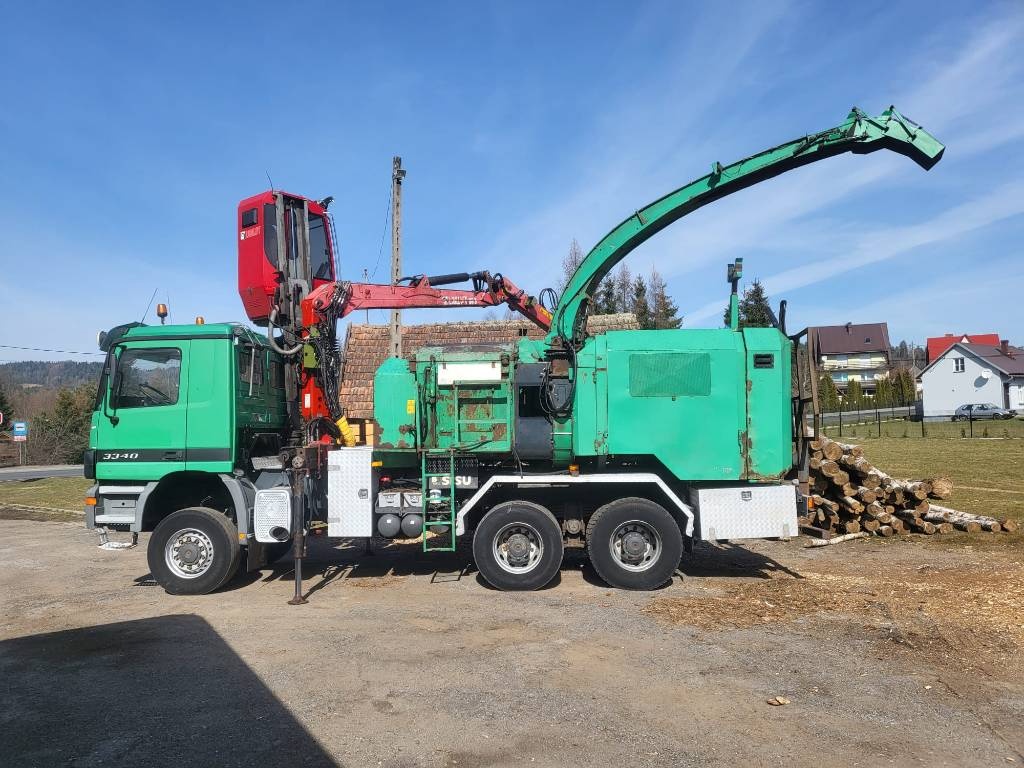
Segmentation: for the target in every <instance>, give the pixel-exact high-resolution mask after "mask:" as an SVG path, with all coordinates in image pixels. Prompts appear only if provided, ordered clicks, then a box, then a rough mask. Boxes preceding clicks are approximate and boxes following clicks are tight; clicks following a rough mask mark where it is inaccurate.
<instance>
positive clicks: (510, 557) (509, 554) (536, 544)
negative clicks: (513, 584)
mask: <svg viewBox="0 0 1024 768" xmlns="http://www.w3.org/2000/svg"><path fill="white" fill-rule="evenodd" d="M491 550H492V552H493V554H494V560H495V562H497V563H498V565H499V566H500V567H501V569H502V570H503V571H506V572H508V573H515V574H524V573H529V572H530V571H532V570H533V569H534V568H536V567H537V566H538V565H539V564H540V561H541V559H542V558H543V557H544V541H543V540H542V539H541V536H540V532H539V531H538V530H537V529H536V528H534V527H533V526H532V525H530V524H528V523H509V524H508V525H506V526H504V527H503V528H502V529H501V530H500V531H498V532H497V533H496V534H495V535H494V540H493V542H492V544H491Z"/></svg>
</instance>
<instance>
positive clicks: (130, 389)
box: [85, 323, 287, 591]
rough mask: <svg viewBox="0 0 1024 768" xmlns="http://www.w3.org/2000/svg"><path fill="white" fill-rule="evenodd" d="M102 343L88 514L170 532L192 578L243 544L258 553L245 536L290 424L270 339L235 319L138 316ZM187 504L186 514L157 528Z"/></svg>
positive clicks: (232, 562)
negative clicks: (149, 319)
mask: <svg viewBox="0 0 1024 768" xmlns="http://www.w3.org/2000/svg"><path fill="white" fill-rule="evenodd" d="M101 348H102V349H104V351H106V353H107V356H106V362H105V365H104V369H103V373H102V375H101V377H100V382H99V385H98V388H97V392H96V399H95V405H94V410H93V414H92V423H91V429H90V437H89V449H88V451H87V452H86V455H85V474H86V477H89V478H91V479H93V480H94V481H95V484H94V485H93V486H92V487H91V488H90V489H89V491H88V494H87V501H86V510H85V511H86V524H87V526H88V527H89V528H96V527H103V528H105V529H111V530H120V531H128V532H132V533H139V532H142V531H152V532H154V537H153V538H154V539H158V538H159V539H161V540H162V539H163V538H167V537H170V538H168V540H167V541H165V542H163V543H162V544H160V542H158V544H160V546H161V547H163V548H165V549H166V550H167V554H166V557H163V558H162V559H161V563H162V566H163V567H166V568H167V569H168V570H169V571H170V572H171V573H172V574H177V575H178V576H179V577H180V578H181V579H185V580H186V581H188V584H189V585H193V586H194V585H197V584H198V585H202V586H204V587H206V586H208V582H210V581H211V580H213V579H215V578H219V577H220V576H221V575H223V574H227V575H228V576H229V575H230V574H231V573H233V572H234V569H235V567H236V566H237V562H238V559H239V557H241V555H242V552H241V550H242V548H244V549H245V552H244V554H245V555H246V557H249V556H250V555H256V554H263V553H257V552H256V551H255V549H253V548H251V547H250V541H249V539H250V534H251V531H250V522H249V509H250V508H251V506H252V500H253V498H254V496H255V491H256V484H257V483H258V482H263V483H267V482H270V481H271V480H272V479H273V478H268V477H262V479H261V476H262V475H263V474H264V470H261V469H260V467H263V468H266V467H267V465H268V464H273V461H274V457H276V455H277V453H278V452H279V450H280V448H281V446H282V445H283V443H284V441H285V439H286V436H287V413H286V406H285V386H284V376H285V369H284V366H283V365H282V361H281V359H280V357H279V356H278V355H277V354H276V353H274V352H273V350H271V349H270V348H269V347H268V346H267V343H266V339H265V338H263V337H261V336H259V335H258V334H255V333H253V332H252V331H250V330H249V329H248V328H246V327H244V326H241V325H237V324H230V323H221V324H210V325H205V324H203V325H160V326H145V325H139V324H132V325H131V326H129V327H120V328H116V329H113V330H112V331H110V332H108V333H107V334H105V335H104V337H103V338H102V341H101ZM271 474H272V473H271ZM182 511H188V514H187V515H184V517H187V518H189V520H191V522H190V523H189V524H188V525H182V527H180V528H178V529H177V530H176V531H168V530H164V531H163V534H164V535H163V536H160V535H158V533H159V532H160V531H161V526H162V525H164V524H165V523H166V522H167V520H168V519H171V518H174V517H175V515H178V513H180V512H182ZM203 518H208V519H205V520H204V519H203ZM174 525H175V523H174V522H173V520H172V523H171V526H170V527H174ZM166 527H167V526H165V528H166ZM175 533H179V534H180V535H178V536H177V538H174V537H173V536H172V534H175ZM218 539H219V540H220V541H219V543H220V544H221V547H220V548H222V549H224V553H223V556H222V557H220V558H217V557H216V556H215V555H216V554H217V552H216V551H215V550H216V549H217V548H218V547H217V540H218ZM229 539H230V540H229ZM151 546H152V545H151ZM256 549H258V548H256ZM150 565H151V567H155V568H158V567H159V565H158V564H154V563H153V562H152V560H151V563H150ZM225 578H227V576H225ZM186 586H187V585H186ZM213 588H216V587H213ZM182 591H184V590H182ZM203 591H208V590H206V589H204V590H203Z"/></svg>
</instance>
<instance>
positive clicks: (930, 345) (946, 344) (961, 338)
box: [925, 333, 999, 363]
mask: <svg viewBox="0 0 1024 768" xmlns="http://www.w3.org/2000/svg"><path fill="white" fill-rule="evenodd" d="M957 342H959V343H961V344H984V345H985V346H987V347H998V346H999V334H998V333H959V334H957V333H947V334H946V335H945V336H931V337H929V338H928V342H927V344H926V347H927V350H928V359H927V360H926V361H925V362H926V363H930V362H932V360H938V359H939V355H941V354H942V353H943V352H945V351H946V350H947V349H949V348H950V347H952V346H953V345H954V344H956V343H957Z"/></svg>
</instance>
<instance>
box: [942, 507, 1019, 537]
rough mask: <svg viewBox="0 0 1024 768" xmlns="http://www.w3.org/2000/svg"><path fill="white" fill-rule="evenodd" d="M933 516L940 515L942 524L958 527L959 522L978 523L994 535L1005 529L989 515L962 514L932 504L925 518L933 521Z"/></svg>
mask: <svg viewBox="0 0 1024 768" xmlns="http://www.w3.org/2000/svg"><path fill="white" fill-rule="evenodd" d="M932 515H938V516H939V517H940V518H941V520H940V522H949V523H953V524H954V525H956V524H957V522H964V523H970V522H973V523H978V524H979V525H980V526H981V527H982V529H983V530H986V531H992V532H993V533H998V532H999V531H1001V530H1002V527H1003V526H1002V524H1001V523H1000V522H999V521H998V520H997V519H996V518H994V517H989V516H987V515H974V514H971V513H970V512H960V511H959V510H956V509H950V508H949V507H941V506H939V505H938V504H932V506H931V509H930V510H928V512H927V513H926V514H925V518H926V519H932ZM957 527H959V526H957Z"/></svg>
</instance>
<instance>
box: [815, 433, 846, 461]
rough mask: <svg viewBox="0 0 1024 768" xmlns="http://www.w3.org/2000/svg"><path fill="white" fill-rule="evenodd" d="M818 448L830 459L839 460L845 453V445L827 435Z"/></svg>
mask: <svg viewBox="0 0 1024 768" xmlns="http://www.w3.org/2000/svg"><path fill="white" fill-rule="evenodd" d="M812 447H813V446H812ZM816 450H820V451H821V453H822V454H823V455H824V456H825V458H826V459H828V460H829V461H837V460H838V459H839V458H840V457H842V455H843V446H842V445H840V444H839V443H837V442H835V441H834V440H830V439H829V438H827V437H825V438H822V440H821V447H820V448H818V449H816Z"/></svg>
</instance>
